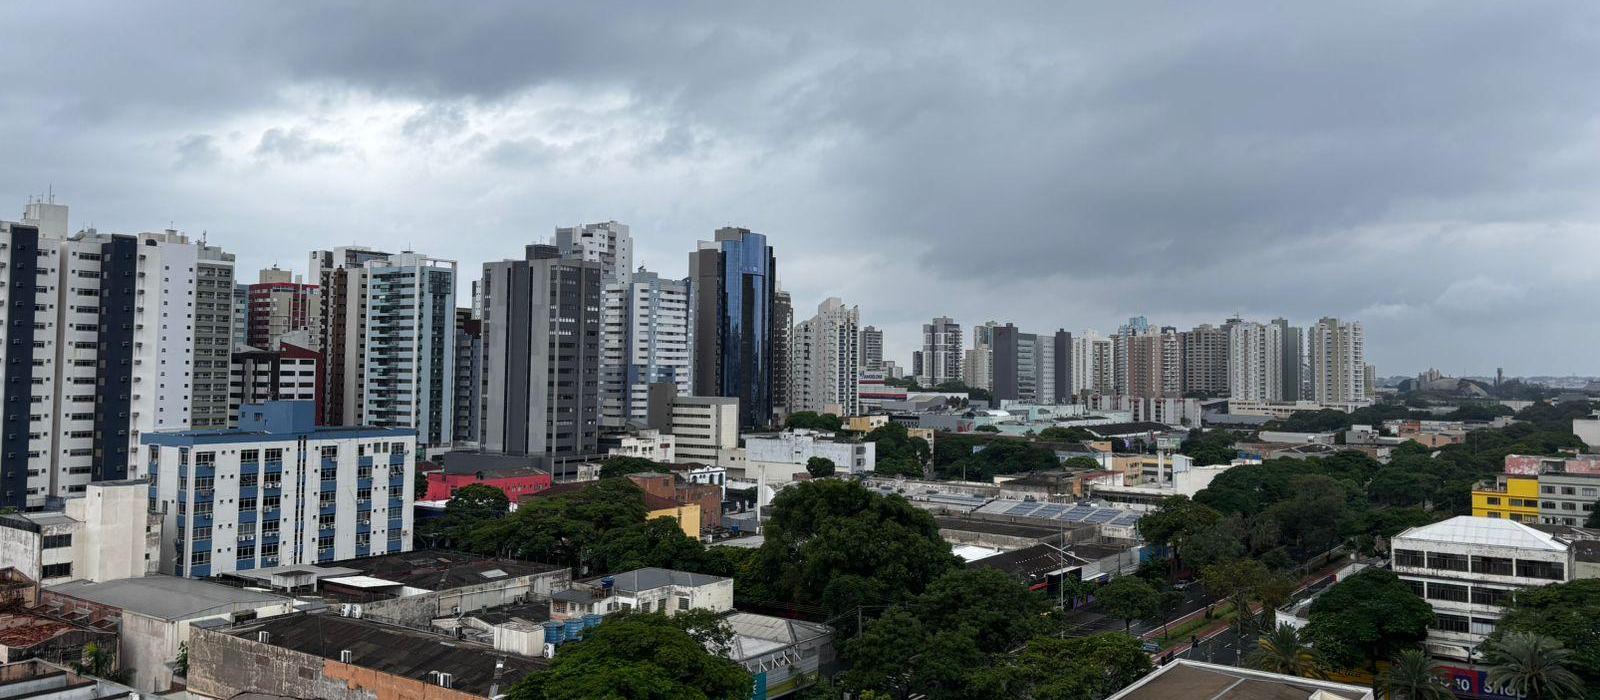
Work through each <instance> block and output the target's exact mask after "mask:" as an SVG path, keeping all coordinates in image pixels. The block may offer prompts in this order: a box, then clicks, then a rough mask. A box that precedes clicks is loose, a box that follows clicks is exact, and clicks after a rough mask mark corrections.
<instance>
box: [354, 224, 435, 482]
mask: <svg viewBox="0 0 1600 700" xmlns="http://www.w3.org/2000/svg"><path fill="white" fill-rule="evenodd" d="M363 281H364V283H365V285H366V294H365V297H366V307H367V311H366V332H365V333H364V338H363V340H364V342H363V343H362V357H363V360H362V365H361V371H362V382H361V405H360V411H359V412H358V414H357V415H358V416H359V419H358V422H359V423H360V424H361V425H370V426H374V427H378V428H412V429H415V430H416V431H417V449H419V450H422V452H423V454H425V455H428V456H432V455H433V454H434V453H437V452H442V451H445V450H448V449H449V447H450V444H451V440H452V439H453V438H454V430H455V393H456V392H455V373H456V366H455V365H456V362H455V355H456V338H455V315H456V263H455V261H453V260H440V259H437V258H430V257H428V256H425V255H419V254H416V253H399V254H396V255H391V256H389V257H387V258H384V259H382V260H369V261H367V263H366V269H365V275H364V277H363Z"/></svg>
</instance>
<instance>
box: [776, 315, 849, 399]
mask: <svg viewBox="0 0 1600 700" xmlns="http://www.w3.org/2000/svg"><path fill="white" fill-rule="evenodd" d="M860 327H861V310H860V309H859V308H857V307H854V306H845V305H844V302H843V301H840V300H839V299H838V298H837V297H833V298H829V299H828V300H826V301H824V302H822V303H821V304H820V305H818V306H817V315H816V316H813V317H811V318H809V319H806V320H804V321H801V322H800V323H799V324H796V325H795V326H794V329H793V331H792V333H791V334H790V337H789V372H790V377H791V379H790V382H789V412H790V413H794V412H798V411H815V412H817V413H832V414H834V415H839V416H853V415H856V414H858V413H860V412H861V404H860V397H859V395H858V393H859V392H858V388H859V386H860V385H859V383H858V382H859V380H860V375H861V372H860V369H859V366H860V359H859V357H858V356H857V352H858V351H859V347H860V346H859V334H860Z"/></svg>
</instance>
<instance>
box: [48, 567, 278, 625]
mask: <svg viewBox="0 0 1600 700" xmlns="http://www.w3.org/2000/svg"><path fill="white" fill-rule="evenodd" d="M45 590H46V591H49V592H51V593H57V594H60V595H65V596H71V597H73V598H77V599H79V600H86V601H89V602H91V603H98V604H100V605H107V606H110V607H114V608H120V609H122V610H127V611H132V612H135V613H138V614H140V615H145V616H148V617H155V618H160V619H163V620H188V619H193V618H197V617H205V616H209V615H219V614H223V613H226V612H231V611H233V610H240V609H244V608H255V607H265V606H268V605H274V604H282V603H288V602H290V601H291V600H292V599H291V598H287V597H285V596H281V595H278V594H276V593H267V592H264V591H252V590H249V589H246V588H234V587H233V586H225V585H223V584H220V583H212V582H210V581H201V580H197V579H192V578H178V577H176V576H143V577H139V578H125V579H118V580H116V581H106V582H105V583H92V582H89V581H72V582H70V583H63V584H60V585H55V586H50V587H49V588H46V589H45Z"/></svg>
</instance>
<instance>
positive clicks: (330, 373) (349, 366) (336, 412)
mask: <svg viewBox="0 0 1600 700" xmlns="http://www.w3.org/2000/svg"><path fill="white" fill-rule="evenodd" d="M389 255H390V254H389V253H385V252H382V251H378V250H373V249H371V248H363V247H360V246H343V247H339V248H334V249H332V250H316V251H312V252H311V265H310V268H309V269H310V270H311V276H312V279H313V280H314V281H315V282H316V283H317V285H318V286H319V287H321V289H322V313H321V314H319V315H320V317H321V328H320V329H317V331H316V335H317V337H318V343H317V347H318V349H320V350H321V351H322V361H323V367H324V370H323V376H324V378H325V384H324V386H323V396H322V420H321V421H319V422H320V423H321V424H322V425H355V424H356V423H357V420H358V418H359V415H360V407H361V396H362V364H361V363H362V362H363V361H364V360H365V359H366V355H365V352H364V351H363V348H364V347H365V343H366V332H367V298H366V293H367V285H366V264H367V262H369V261H376V260H382V259H384V258H387V257H389Z"/></svg>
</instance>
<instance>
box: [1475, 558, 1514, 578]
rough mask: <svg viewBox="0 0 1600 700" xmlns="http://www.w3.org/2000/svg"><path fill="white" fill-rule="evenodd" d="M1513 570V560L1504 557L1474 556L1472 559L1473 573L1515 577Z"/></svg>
mask: <svg viewBox="0 0 1600 700" xmlns="http://www.w3.org/2000/svg"><path fill="white" fill-rule="evenodd" d="M1512 568H1513V567H1512V564H1511V560H1510V559H1506V558H1503V557H1479V556H1474V557H1473V558H1472V573H1475V574H1490V575H1492V576H1513V575H1515V572H1514V571H1513V570H1512Z"/></svg>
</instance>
